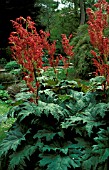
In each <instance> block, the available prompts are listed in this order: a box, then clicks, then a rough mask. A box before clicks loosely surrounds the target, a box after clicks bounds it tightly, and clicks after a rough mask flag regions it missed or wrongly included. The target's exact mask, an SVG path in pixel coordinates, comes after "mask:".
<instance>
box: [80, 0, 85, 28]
mask: <svg viewBox="0 0 109 170" xmlns="http://www.w3.org/2000/svg"><path fill="white" fill-rule="evenodd" d="M79 3H80V16H81V19H80V25H83V24H84V23H85V6H84V0H80V1H79Z"/></svg>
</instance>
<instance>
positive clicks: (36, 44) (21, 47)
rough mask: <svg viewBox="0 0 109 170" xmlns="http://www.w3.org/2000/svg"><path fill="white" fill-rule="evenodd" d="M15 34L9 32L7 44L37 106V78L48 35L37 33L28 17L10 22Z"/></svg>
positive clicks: (41, 32)
mask: <svg viewBox="0 0 109 170" xmlns="http://www.w3.org/2000/svg"><path fill="white" fill-rule="evenodd" d="M12 24H13V27H14V28H15V32H11V34H10V37H9V43H10V44H11V50H12V56H13V58H14V59H15V60H16V61H17V62H18V63H19V64H21V65H22V66H23V68H24V75H25V76H24V80H25V81H26V83H27V86H28V87H29V89H30V91H31V92H32V93H34V95H35V97H34V98H35V100H34V102H35V103H37V104H38V88H39V81H38V76H39V74H40V71H41V69H42V68H43V61H42V56H43V55H44V52H43V49H44V48H47V47H48V42H47V38H48V37H49V33H45V32H43V31H40V34H38V33H37V31H36V27H35V23H34V22H33V21H32V20H31V18H30V17H27V19H25V18H23V17H19V18H17V19H16V21H12Z"/></svg>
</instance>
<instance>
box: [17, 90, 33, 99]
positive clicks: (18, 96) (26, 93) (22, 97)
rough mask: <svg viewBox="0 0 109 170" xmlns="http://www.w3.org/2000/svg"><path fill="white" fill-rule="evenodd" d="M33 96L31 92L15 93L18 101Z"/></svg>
mask: <svg viewBox="0 0 109 170" xmlns="http://www.w3.org/2000/svg"><path fill="white" fill-rule="evenodd" d="M32 96H33V94H32V93H30V92H21V93H18V94H16V95H15V98H16V101H19V100H23V101H26V100H28V99H30V98H31V97H32Z"/></svg>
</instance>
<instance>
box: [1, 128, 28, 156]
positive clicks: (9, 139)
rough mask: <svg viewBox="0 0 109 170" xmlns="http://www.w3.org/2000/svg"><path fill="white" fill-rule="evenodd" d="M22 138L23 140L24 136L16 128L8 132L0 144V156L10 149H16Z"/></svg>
mask: <svg viewBox="0 0 109 170" xmlns="http://www.w3.org/2000/svg"><path fill="white" fill-rule="evenodd" d="M22 140H25V137H24V135H23V134H22V133H21V132H20V131H18V129H16V130H14V131H10V132H8V133H7V136H6V138H5V139H4V140H3V142H2V143H1V145H0V156H1V155H3V154H5V155H6V154H7V153H8V151H9V150H10V149H12V150H13V151H16V149H17V147H18V145H21V141H22Z"/></svg>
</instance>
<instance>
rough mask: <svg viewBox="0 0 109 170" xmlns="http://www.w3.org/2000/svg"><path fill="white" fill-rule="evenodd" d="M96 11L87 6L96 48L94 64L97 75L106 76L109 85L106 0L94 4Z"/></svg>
mask: <svg viewBox="0 0 109 170" xmlns="http://www.w3.org/2000/svg"><path fill="white" fill-rule="evenodd" d="M94 7H95V8H96V11H93V10H92V9H91V8H87V14H88V17H89V20H88V25H89V27H88V32H89V36H90V42H91V44H92V45H93V47H94V48H95V50H92V51H91V54H92V55H93V56H94V58H93V64H94V66H95V67H96V73H95V74H96V75H100V76H104V77H105V78H106V84H105V85H107V86H108V85H109V64H108V59H109V38H108V37H106V36H105V29H107V28H109V4H108V3H107V2H106V0H98V2H97V3H96V4H94Z"/></svg>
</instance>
